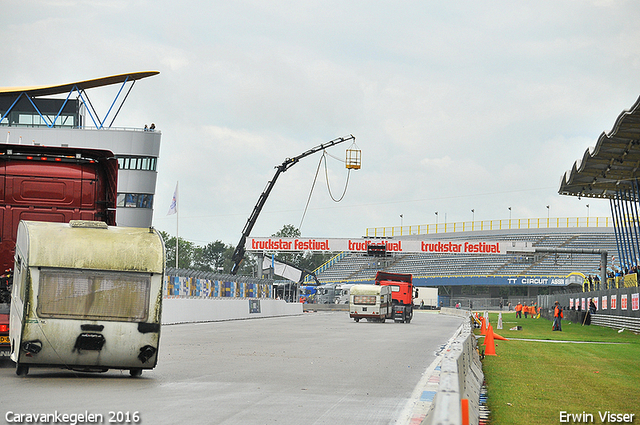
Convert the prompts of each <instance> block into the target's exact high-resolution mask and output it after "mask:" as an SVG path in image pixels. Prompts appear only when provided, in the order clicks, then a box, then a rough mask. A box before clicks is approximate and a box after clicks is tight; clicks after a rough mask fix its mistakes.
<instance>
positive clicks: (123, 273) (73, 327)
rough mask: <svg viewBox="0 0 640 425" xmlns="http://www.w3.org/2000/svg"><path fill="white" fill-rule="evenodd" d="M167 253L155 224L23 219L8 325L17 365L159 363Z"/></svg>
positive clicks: (92, 367)
mask: <svg viewBox="0 0 640 425" xmlns="http://www.w3.org/2000/svg"><path fill="white" fill-rule="evenodd" d="M164 258H165V257H164V244H163V241H162V238H161V236H160V234H159V233H158V232H157V231H156V230H155V229H153V228H144V229H137V228H131V227H111V226H107V225H106V224H105V223H103V222H97V221H79V220H78V221H71V222H70V223H45V222H35V221H21V222H20V223H19V225H18V234H17V239H16V254H15V268H14V279H13V291H12V296H11V314H10V329H9V339H10V341H11V360H13V361H14V362H15V363H16V373H17V374H18V375H21V376H24V375H26V374H27V373H28V372H29V368H30V367H36V366H37V367H63V368H67V369H71V370H78V371H90V372H105V371H107V370H108V369H128V370H129V371H130V374H131V375H132V376H139V375H140V374H141V373H142V370H143V369H152V368H154V367H155V366H156V363H157V361H158V345H159V342H160V315H161V313H162V282H163V276H164V266H165V264H164V263H165V261H164Z"/></svg>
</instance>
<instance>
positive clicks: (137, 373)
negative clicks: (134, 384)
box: [129, 367, 142, 378]
mask: <svg viewBox="0 0 640 425" xmlns="http://www.w3.org/2000/svg"><path fill="white" fill-rule="evenodd" d="M129 375H131V376H133V377H134V378H137V377H138V376H140V375H142V369H140V368H139V367H137V368H134V369H131V370H130V371H129Z"/></svg>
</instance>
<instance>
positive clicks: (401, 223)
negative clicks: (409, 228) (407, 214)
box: [400, 214, 403, 227]
mask: <svg viewBox="0 0 640 425" xmlns="http://www.w3.org/2000/svg"><path fill="white" fill-rule="evenodd" d="M402 226H403V222H402V214H400V227H402Z"/></svg>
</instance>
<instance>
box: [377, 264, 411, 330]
mask: <svg viewBox="0 0 640 425" xmlns="http://www.w3.org/2000/svg"><path fill="white" fill-rule="evenodd" d="M412 280H413V276H412V275H410V274H405V273H389V272H383V271H379V272H378V273H377V274H376V280H375V284H376V285H381V286H390V287H391V298H392V302H393V320H394V321H395V322H403V323H410V322H411V319H412V318H413V283H412Z"/></svg>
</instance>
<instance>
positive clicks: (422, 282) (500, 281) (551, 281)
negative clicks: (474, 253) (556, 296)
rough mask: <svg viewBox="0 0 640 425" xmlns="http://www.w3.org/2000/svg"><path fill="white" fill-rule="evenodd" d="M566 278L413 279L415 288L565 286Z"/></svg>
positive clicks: (454, 277)
mask: <svg viewBox="0 0 640 425" xmlns="http://www.w3.org/2000/svg"><path fill="white" fill-rule="evenodd" d="M569 283H572V279H570V278H569V277H568V276H446V277H414V278H413V284H414V285H415V286H463V285H479V286H567V285H569Z"/></svg>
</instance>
